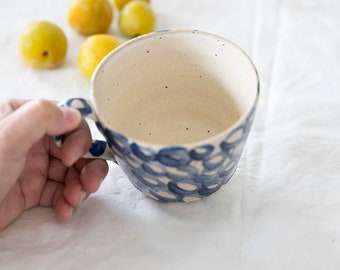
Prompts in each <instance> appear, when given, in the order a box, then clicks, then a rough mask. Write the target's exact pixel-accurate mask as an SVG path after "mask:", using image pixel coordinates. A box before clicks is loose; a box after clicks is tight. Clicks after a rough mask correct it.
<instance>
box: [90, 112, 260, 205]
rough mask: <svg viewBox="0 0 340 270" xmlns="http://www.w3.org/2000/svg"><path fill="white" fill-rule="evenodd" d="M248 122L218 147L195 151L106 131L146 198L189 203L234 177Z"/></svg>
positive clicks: (126, 171)
mask: <svg viewBox="0 0 340 270" xmlns="http://www.w3.org/2000/svg"><path fill="white" fill-rule="evenodd" d="M254 113H255V109H254V110H253V111H252V113H251V114H250V116H249V117H248V119H246V120H245V121H244V123H242V124H241V125H239V126H238V127H237V128H235V129H234V130H233V131H232V132H231V133H229V135H228V136H226V137H225V138H222V139H221V140H220V141H218V143H216V144H206V145H203V146H198V147H194V148H189V149H188V148H186V147H180V146H172V147H164V148H160V149H154V148H151V147H149V146H145V145H142V144H141V143H137V142H135V141H130V140H129V139H128V138H127V137H125V136H123V135H121V134H119V133H117V132H115V131H113V130H110V129H106V128H105V127H103V126H102V125H101V124H100V123H97V126H98V128H99V129H100V130H101V131H102V133H103V134H105V135H104V136H105V137H106V139H107V141H108V143H109V145H110V148H111V150H113V152H114V153H115V159H116V161H117V162H118V164H119V165H120V166H121V168H122V169H123V171H124V172H125V173H126V174H127V175H128V177H129V179H130V181H131V183H132V184H133V185H134V186H135V187H136V188H137V189H139V190H140V191H142V192H143V193H144V194H145V195H147V196H149V197H152V198H153V199H156V200H160V201H163V202H188V201H194V200H198V199H200V198H204V197H207V196H209V195H211V194H212V193H214V192H216V191H217V190H219V189H220V188H221V186H223V185H224V184H226V183H227V182H228V181H229V179H230V178H231V177H232V175H233V174H234V172H235V170H236V167H237V164H238V162H239V159H240V156H241V153H242V150H243V147H244V144H245V141H246V139H247V137H248V134H249V131H250V127H251V125H252V122H253V117H254Z"/></svg>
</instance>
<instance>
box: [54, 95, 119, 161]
mask: <svg viewBox="0 0 340 270" xmlns="http://www.w3.org/2000/svg"><path fill="white" fill-rule="evenodd" d="M58 106H59V107H69V108H74V109H77V110H78V111H79V112H80V114H81V116H82V117H83V118H89V119H91V120H93V121H94V122H97V121H98V119H97V117H96V115H95V113H94V109H93V107H92V104H91V101H89V100H86V99H84V98H70V99H67V100H66V101H64V102H61V103H59V104H58ZM53 139H54V142H55V143H56V145H57V146H59V147H61V145H62V142H63V139H64V135H59V136H55V137H54V138H53ZM83 157H84V158H92V159H95V158H98V159H105V160H111V161H114V162H116V160H115V158H114V156H113V153H112V151H111V150H110V147H109V145H108V144H107V142H106V141H102V140H92V145H91V147H90V149H89V151H88V152H87V153H85V155H84V156H83Z"/></svg>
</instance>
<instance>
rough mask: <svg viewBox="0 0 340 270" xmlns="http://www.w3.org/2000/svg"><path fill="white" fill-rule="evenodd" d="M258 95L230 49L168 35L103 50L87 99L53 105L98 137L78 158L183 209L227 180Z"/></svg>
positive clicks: (248, 66) (205, 37)
mask: <svg viewBox="0 0 340 270" xmlns="http://www.w3.org/2000/svg"><path fill="white" fill-rule="evenodd" d="M258 97H259V79H258V74H257V71H256V68H255V66H254V64H253V63H252V61H251V60H250V59H249V57H248V56H247V55H246V54H245V53H244V52H243V51H242V50H241V49H240V48H239V47H237V46H236V45H235V44H233V43H231V42H229V41H228V40H226V39H224V38H223V37H219V36H216V35H214V34H210V33H206V32H202V31H196V30H194V31H189V30H171V31H159V32H155V33H151V34H147V35H143V36H140V37H137V38H135V39H132V40H130V41H127V42H125V43H124V44H123V45H121V46H120V47H118V48H117V49H115V50H114V51H112V52H111V53H110V54H109V55H108V56H106V57H105V58H104V59H103V61H102V62H101V63H100V64H99V66H98V67H97V69H96V71H95V73H94V75H93V77H92V80H91V99H90V100H85V99H82V98H72V99H69V100H67V101H66V102H64V103H63V106H69V107H73V108H77V109H78V110H79V111H80V113H81V114H82V116H83V117H89V118H92V119H93V120H94V121H95V123H96V125H97V127H98V129H99V130H100V131H101V132H102V134H103V135H104V137H105V139H106V140H105V141H94V142H93V144H92V146H91V149H90V150H89V154H88V156H91V157H95V158H103V159H108V160H114V161H116V162H117V163H118V164H119V165H120V166H121V168H122V170H123V171H124V172H125V173H126V175H127V176H128V178H129V180H130V181H131V183H132V184H133V185H134V186H135V187H136V188H137V189H139V190H140V191H142V192H143V193H144V194H145V195H147V196H149V197H151V198H154V199H157V200H160V201H164V202H188V201H193V200H197V199H200V198H204V197H206V196H209V195H211V194H213V193H214V192H216V191H217V190H219V189H220V188H221V187H222V186H223V185H224V184H226V183H227V182H228V181H229V179H230V178H231V177H232V175H233V174H234V172H235V170H236V167H237V164H238V162H239V159H240V156H241V153H242V150H243V147H244V144H245V142H246V139H247V136H248V134H249V131H250V127H251V125H252V122H253V119H254V114H255V109H256V105H257V101H258ZM61 138H62V136H60V137H58V138H56V140H59V142H60V141H61Z"/></svg>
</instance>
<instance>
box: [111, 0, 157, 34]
mask: <svg viewBox="0 0 340 270" xmlns="http://www.w3.org/2000/svg"><path fill="white" fill-rule="evenodd" d="M155 24H156V16H155V14H154V12H153V10H152V9H151V7H150V5H149V4H148V3H147V2H145V1H142V0H132V1H130V2H129V3H127V4H126V5H125V6H124V7H123V9H122V11H121V13H120V15H119V21H118V26H119V29H120V31H121V32H122V33H123V34H124V35H125V36H127V37H136V36H139V35H143V34H146V33H149V32H152V31H154V28H155Z"/></svg>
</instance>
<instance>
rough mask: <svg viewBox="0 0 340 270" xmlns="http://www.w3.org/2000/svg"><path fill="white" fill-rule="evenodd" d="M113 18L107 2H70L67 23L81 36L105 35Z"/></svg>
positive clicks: (102, 0) (75, 0) (105, 0)
mask: <svg viewBox="0 0 340 270" xmlns="http://www.w3.org/2000/svg"><path fill="white" fill-rule="evenodd" d="M112 18H113V12H112V6H111V4H110V3H109V2H108V0H72V1H71V4H70V7H69V10H68V22H69V24H70V25H71V26H72V27H73V29H74V30H75V31H76V32H78V33H79V34H82V35H86V36H89V35H93V34H100V33H106V32H107V30H108V29H109V27H110V25H111V21H112Z"/></svg>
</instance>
